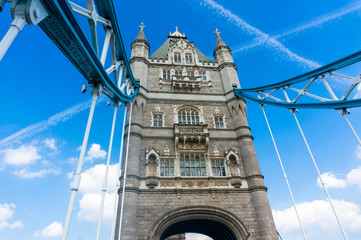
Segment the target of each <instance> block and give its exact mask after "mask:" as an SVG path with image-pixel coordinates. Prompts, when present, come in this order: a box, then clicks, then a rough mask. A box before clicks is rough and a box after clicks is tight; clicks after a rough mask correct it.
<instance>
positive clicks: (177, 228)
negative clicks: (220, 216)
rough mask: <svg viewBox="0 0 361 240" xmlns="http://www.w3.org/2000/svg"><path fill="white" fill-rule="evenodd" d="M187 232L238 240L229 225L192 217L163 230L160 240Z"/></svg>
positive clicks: (226, 239) (221, 239)
mask: <svg viewBox="0 0 361 240" xmlns="http://www.w3.org/2000/svg"><path fill="white" fill-rule="evenodd" d="M185 232H194V233H201V234H204V235H207V236H209V237H211V238H213V239H214V240H237V237H236V236H235V234H234V233H233V231H232V230H231V229H229V227H227V226H226V225H224V224H223V223H220V222H217V221H212V220H208V219H190V220H184V221H180V222H177V223H174V224H172V225H171V226H169V227H168V228H167V229H166V230H165V231H164V232H163V234H162V236H161V237H160V240H164V239H166V238H167V237H170V236H173V235H175V234H181V233H185Z"/></svg>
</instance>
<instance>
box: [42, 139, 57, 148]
mask: <svg viewBox="0 0 361 240" xmlns="http://www.w3.org/2000/svg"><path fill="white" fill-rule="evenodd" d="M43 142H44V144H45V147H47V148H49V149H51V150H54V151H57V150H58V148H57V147H56V145H55V139H54V138H47V139H45V140H44V141H43Z"/></svg>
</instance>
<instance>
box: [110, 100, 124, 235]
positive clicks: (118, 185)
mask: <svg viewBox="0 0 361 240" xmlns="http://www.w3.org/2000/svg"><path fill="white" fill-rule="evenodd" d="M127 109H128V107H127V106H126V105H124V117H123V127H122V138H121V143H120V152H119V162H118V166H117V179H116V190H117V192H116V193H115V197H114V207H113V223H112V231H111V234H110V240H113V239H114V237H113V234H114V233H115V223H116V219H117V211H118V208H117V206H118V204H117V203H118V196H119V195H118V189H119V187H120V181H119V178H120V168H121V167H122V158H123V145H124V135H125V133H124V129H125V123H126V121H127ZM114 235H115V234H114Z"/></svg>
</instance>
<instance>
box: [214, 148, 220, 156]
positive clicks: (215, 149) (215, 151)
mask: <svg viewBox="0 0 361 240" xmlns="http://www.w3.org/2000/svg"><path fill="white" fill-rule="evenodd" d="M213 153H214V155H215V156H217V157H218V156H219V150H218V149H217V147H214V150H213Z"/></svg>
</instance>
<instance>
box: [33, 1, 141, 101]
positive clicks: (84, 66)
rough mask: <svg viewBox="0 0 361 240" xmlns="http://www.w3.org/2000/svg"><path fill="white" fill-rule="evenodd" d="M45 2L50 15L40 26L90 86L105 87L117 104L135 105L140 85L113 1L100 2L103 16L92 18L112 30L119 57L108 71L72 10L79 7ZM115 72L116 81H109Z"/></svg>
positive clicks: (91, 12) (112, 38)
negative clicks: (130, 60) (130, 63)
mask: <svg viewBox="0 0 361 240" xmlns="http://www.w3.org/2000/svg"><path fill="white" fill-rule="evenodd" d="M41 2H42V4H43V6H44V8H45V9H46V11H47V12H48V14H49V15H48V17H46V18H45V19H44V20H43V21H41V22H40V23H39V25H40V27H41V28H42V29H43V31H44V32H45V33H46V34H47V35H48V36H49V38H50V39H51V40H52V41H53V42H54V43H55V44H56V45H57V47H58V48H59V49H60V50H61V51H62V52H63V53H64V55H65V56H66V57H67V58H68V59H69V60H70V61H71V62H72V63H73V64H74V66H75V67H76V68H77V69H78V70H79V71H80V73H81V74H82V75H83V76H84V77H85V78H86V79H87V81H88V83H90V84H101V86H102V89H103V92H104V93H105V94H106V95H107V96H108V97H109V98H111V99H112V100H113V101H121V102H131V101H132V100H133V99H134V98H135V96H136V95H137V93H138V90H139V83H138V82H137V81H136V80H135V79H134V76H133V74H132V71H131V68H130V65H129V62H128V59H127V55H126V52H125V48H124V44H123V41H122V38H121V35H120V31H119V27H118V23H117V20H116V15H115V12H114V6H113V2H112V0H98V1H96V2H95V5H96V6H97V9H98V11H99V15H97V13H96V11H95V9H93V10H92V11H90V14H89V17H90V18H98V19H100V18H102V19H101V20H100V21H99V22H101V23H102V24H103V25H104V28H105V29H107V30H109V33H110V36H109V37H108V39H106V41H108V46H109V42H110V41H111V42H110V44H111V45H112V46H111V47H112V53H113V55H115V56H113V59H112V65H111V66H110V67H109V68H108V69H105V68H104V66H103V65H104V63H105V60H104V61H103V60H102V59H100V56H98V53H97V49H96V50H94V45H93V46H92V45H91V43H90V42H89V41H88V39H87V37H86V35H85V33H84V32H83V30H82V28H81V26H80V24H79V22H78V20H77V18H76V17H75V13H74V12H75V10H74V11H73V9H72V5H75V4H70V3H69V2H68V1H67V0H41ZM75 6H77V5H75ZM77 7H78V9H80V10H81V9H82V8H81V7H79V6H77ZM85 11H86V10H85ZM104 23H105V24H104ZM95 34H96V33H95ZM104 44H106V43H105V42H104ZM106 50H107V49H106ZM104 55H105V56H106V55H107V54H106V53H105V54H104ZM119 68H122V69H120V70H119V72H120V75H122V76H123V81H122V82H119V83H118V81H121V78H122V77H121V76H118V74H117V72H118V69H119ZM112 72H113V73H114V79H113V80H112V79H111V78H110V77H109V74H110V73H112Z"/></svg>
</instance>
